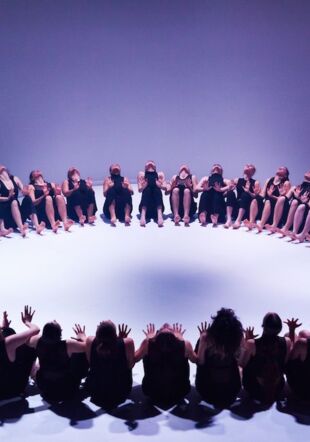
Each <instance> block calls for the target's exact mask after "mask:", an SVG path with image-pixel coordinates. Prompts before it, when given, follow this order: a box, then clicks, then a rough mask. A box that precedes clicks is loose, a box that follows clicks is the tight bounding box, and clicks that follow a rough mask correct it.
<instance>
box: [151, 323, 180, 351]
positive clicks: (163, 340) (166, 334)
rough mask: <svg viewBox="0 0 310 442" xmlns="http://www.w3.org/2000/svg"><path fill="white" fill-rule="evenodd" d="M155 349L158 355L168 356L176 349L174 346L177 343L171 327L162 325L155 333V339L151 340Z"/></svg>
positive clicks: (166, 324)
mask: <svg viewBox="0 0 310 442" xmlns="http://www.w3.org/2000/svg"><path fill="white" fill-rule="evenodd" d="M153 340H154V342H155V345H156V349H157V350H158V351H159V353H168V354H170V353H171V352H173V350H174V349H175V348H176V344H177V342H178V340H177V338H176V336H175V334H174V330H173V327H172V326H171V325H170V324H168V323H165V324H163V325H162V326H161V327H160V328H159V329H158V330H157V332H156V336H155V338H153Z"/></svg>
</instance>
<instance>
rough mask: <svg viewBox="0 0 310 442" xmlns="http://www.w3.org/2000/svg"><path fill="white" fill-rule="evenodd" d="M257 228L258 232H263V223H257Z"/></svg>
mask: <svg viewBox="0 0 310 442" xmlns="http://www.w3.org/2000/svg"><path fill="white" fill-rule="evenodd" d="M254 227H255V228H256V229H257V233H262V231H263V229H264V227H263V226H262V225H261V223H256V224H255V226H254Z"/></svg>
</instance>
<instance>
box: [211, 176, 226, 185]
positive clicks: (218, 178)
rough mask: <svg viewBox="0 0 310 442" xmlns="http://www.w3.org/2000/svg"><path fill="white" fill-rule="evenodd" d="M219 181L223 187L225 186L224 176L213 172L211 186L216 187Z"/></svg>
mask: <svg viewBox="0 0 310 442" xmlns="http://www.w3.org/2000/svg"><path fill="white" fill-rule="evenodd" d="M216 183H218V184H219V185H220V186H221V187H224V186H225V183H224V178H223V176H222V175H221V174H220V173H213V174H212V175H210V176H209V179H208V184H209V186H210V187H214V186H215V184H216Z"/></svg>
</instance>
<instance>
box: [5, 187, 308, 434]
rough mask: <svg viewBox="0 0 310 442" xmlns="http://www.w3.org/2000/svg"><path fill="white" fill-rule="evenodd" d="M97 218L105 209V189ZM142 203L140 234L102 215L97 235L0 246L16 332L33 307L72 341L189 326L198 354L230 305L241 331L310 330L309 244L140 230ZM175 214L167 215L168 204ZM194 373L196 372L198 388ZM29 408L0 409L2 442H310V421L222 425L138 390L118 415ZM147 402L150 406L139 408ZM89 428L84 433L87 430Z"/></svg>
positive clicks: (234, 416)
mask: <svg viewBox="0 0 310 442" xmlns="http://www.w3.org/2000/svg"><path fill="white" fill-rule="evenodd" d="M96 195H97V203H98V207H99V213H101V208H102V204H103V197H102V193H101V187H96ZM139 199H140V195H139V194H138V192H137V191H135V195H134V211H133V220H132V225H131V227H125V226H124V225H123V224H118V225H117V227H115V228H113V227H111V226H110V225H109V224H107V223H105V222H104V221H103V220H102V219H101V218H100V216H99V215H98V219H97V222H96V225H95V226H88V225H86V226H85V227H83V228H82V227H80V226H78V225H76V226H74V227H73V228H72V230H71V232H70V233H66V232H63V231H62V230H60V231H59V233H58V234H57V235H55V234H53V233H52V232H50V231H47V232H45V233H44V234H43V235H42V237H40V236H37V235H36V234H35V233H34V232H31V233H30V234H29V235H28V237H27V238H26V239H22V238H21V237H20V236H19V235H17V234H13V235H12V238H10V239H5V238H2V239H1V241H0V256H1V267H0V268H1V302H0V310H1V311H3V310H7V311H8V313H9V316H10V318H11V319H12V326H13V327H14V328H16V329H17V330H22V329H23V325H22V324H21V322H20V311H21V310H22V308H23V306H24V304H29V305H31V306H33V307H34V308H35V309H36V314H35V322H36V323H38V324H39V325H40V326H43V324H44V323H45V322H46V321H50V320H53V319H57V321H59V322H60V323H61V325H62V327H63V336H64V337H70V336H72V326H73V324H74V323H76V322H79V323H82V324H85V325H86V331H87V333H88V334H94V333H95V329H96V325H97V324H98V323H99V322H100V321H101V320H103V319H112V320H113V321H114V322H116V323H120V322H126V323H128V324H129V326H130V327H131V328H132V333H131V336H132V337H133V339H134V340H135V343H136V346H138V345H139V344H140V342H141V340H142V339H143V337H144V335H143V333H142V329H143V328H144V327H145V325H146V323H148V322H154V323H155V324H156V325H157V326H160V325H161V324H162V323H164V322H171V323H172V322H181V323H182V324H183V325H184V327H185V328H186V330H187V331H186V334H185V336H186V338H187V339H189V340H190V341H191V342H192V343H193V345H194V344H195V342H196V340H197V338H198V334H197V333H198V332H197V327H196V326H197V324H198V323H200V322H201V321H203V320H209V319H210V315H211V314H213V313H215V312H216V311H217V310H218V309H219V308H221V307H223V306H224V307H231V308H233V309H235V311H236V313H237V314H238V316H239V317H240V319H241V321H242V322H243V324H244V326H248V325H254V326H255V328H256V331H258V332H260V331H261V321H262V317H263V316H264V314H265V313H266V312H267V311H276V312H278V313H279V314H280V315H281V317H282V318H283V319H286V318H287V317H292V316H294V317H299V318H300V320H301V321H302V322H303V328H310V316H309V312H310V296H309V269H310V266H309V264H310V245H309V243H305V244H294V243H290V242H289V241H288V240H280V239H279V237H278V235H274V236H272V237H270V236H268V235H267V233H266V232H263V233H261V234H256V233H254V232H246V231H245V229H243V228H242V229H240V230H239V231H233V230H225V229H224V228H223V227H222V226H219V227H218V228H212V227H211V226H210V225H209V226H208V227H206V228H203V227H201V226H200V225H199V223H198V221H196V222H194V223H192V224H191V225H190V227H188V228H185V227H184V226H183V225H181V226H180V227H175V226H174V224H173V222H172V221H171V219H170V218H168V219H167V220H166V222H165V226H164V227H163V228H158V227H157V225H156V224H154V223H153V222H151V223H149V224H148V225H147V226H146V228H141V227H140V226H139V220H138V218H137V216H136V213H137V207H138V203H139ZM165 206H166V213H170V206H169V202H168V199H167V198H166V197H165ZM133 373H134V382H135V384H137V385H138V384H139V383H140V381H141V378H142V363H138V364H137V365H136V366H135V367H134V369H133ZM194 375H195V367H194V366H193V365H192V366H191V381H192V384H193V383H194ZM27 401H28V404H29V408H28V409H27V407H25V404H20V405H19V406H16V404H7V405H5V406H2V407H0V419H1V420H2V424H0V425H2V426H1V428H0V437H1V439H3V440H4V437H5V438H6V439H5V440H7V441H18V440H20V439H21V438H24V437H25V436H26V437H27V441H29V442H31V441H43V440H53V442H54V441H68V440H69V439H73V438H74V440H75V441H80V440H81V441H82V440H83V441H84V440H85V439H88V440H92V441H97V440H98V441H99V440H107V441H114V440H115V441H116V440H117V441H126V440H128V439H129V438H132V437H133V436H140V440H145V439H146V438H147V437H150V438H153V439H156V440H161V441H168V440H172V439H173V440H178V441H179V440H180V441H181V440H188V438H190V437H194V438H195V440H197V441H199V440H205V438H206V437H207V435H209V436H210V437H212V438H213V439H214V440H217V441H222V440H231V441H249V440H251V441H258V440H264V439H270V440H272V441H281V442H285V441H291V440H294V441H299V440H300V441H301V440H307V438H308V435H309V429H308V428H307V426H308V425H309V424H310V417H309V416H304V415H303V414H301V415H298V416H295V417H294V416H292V415H288V414H285V413H280V412H279V411H277V410H276V409H275V407H273V408H271V409H270V410H266V411H260V412H259V413H254V414H252V415H251V413H243V412H242V411H241V410H240V409H239V408H238V407H237V408H235V410H234V411H228V410H225V411H223V412H221V413H220V414H218V415H214V416H213V413H211V412H210V411H208V409H207V408H206V407H205V406H203V405H202V406H198V405H197V404H195V403H193V404H192V405H191V407H190V408H189V410H177V411H175V412H173V413H171V412H170V411H164V412H158V410H156V409H154V408H152V407H149V406H147V405H146V404H145V403H144V402H143V398H142V396H141V394H140V391H139V387H138V386H137V387H135V389H134V395H133V401H131V402H130V401H129V402H128V404H127V405H125V406H123V407H121V408H120V410H118V411H117V412H116V413H114V414H113V415H112V414H111V415H110V414H105V413H102V412H101V410H99V409H98V408H97V407H95V406H94V405H92V404H91V403H90V402H89V401H88V400H85V401H84V404H85V405H84V406H79V407H76V408H74V409H70V410H68V409H64V408H63V407H59V408H58V409H53V410H51V409H49V408H48V406H47V404H45V403H43V402H42V400H41V398H40V396H39V395H33V396H30V397H29V398H28V399H27ZM141 401H142V402H141ZM79 430H84V431H79Z"/></svg>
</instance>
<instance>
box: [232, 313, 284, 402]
mask: <svg viewBox="0 0 310 442" xmlns="http://www.w3.org/2000/svg"><path fill="white" fill-rule="evenodd" d="M262 327H263V334H262V336H261V337H260V338H258V339H253V338H254V335H252V337H251V339H247V340H246V342H245V349H244V353H243V355H242V358H241V361H240V365H241V366H242V367H243V387H244V389H245V390H246V391H247V393H248V394H249V396H250V397H251V398H252V399H255V400H258V401H260V402H262V403H265V404H271V403H273V402H274V401H275V400H277V399H279V398H280V395H281V393H282V390H283V387H284V383H285V381H284V370H285V364H286V362H287V360H288V357H289V354H290V349H291V340H290V339H289V338H288V337H283V338H282V337H279V336H278V334H279V333H280V331H281V330H282V321H281V318H280V317H279V315H277V314H276V313H267V314H266V315H265V317H264V319H263V325H262ZM253 333H254V332H253Z"/></svg>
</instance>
